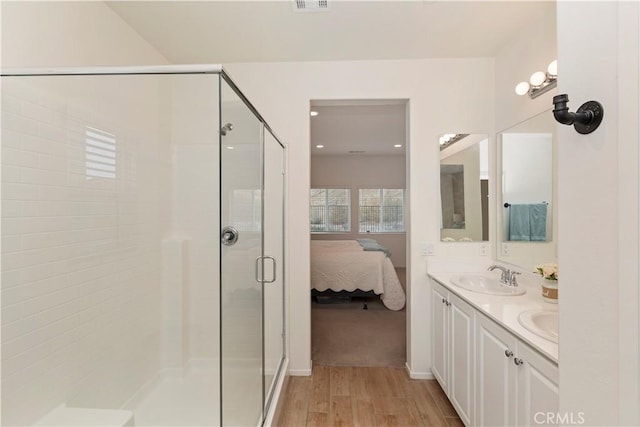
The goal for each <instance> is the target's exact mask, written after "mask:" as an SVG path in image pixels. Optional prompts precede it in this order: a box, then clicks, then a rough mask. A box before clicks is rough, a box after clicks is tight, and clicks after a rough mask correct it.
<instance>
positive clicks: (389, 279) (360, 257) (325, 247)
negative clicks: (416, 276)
mask: <svg viewBox="0 0 640 427" xmlns="http://www.w3.org/2000/svg"><path fill="white" fill-rule="evenodd" d="M365 243H366V242H365ZM365 248H366V249H367V250H365ZM382 249H384V248H382ZM311 289H315V290H317V291H320V292H324V291H334V292H340V291H347V292H355V291H358V290H360V291H373V292H374V293H375V294H376V295H379V296H380V300H381V301H382V303H383V304H384V305H385V307H387V308H388V309H390V310H401V309H402V308H403V307H404V304H405V294H404V290H403V288H402V285H401V284H400V280H399V279H398V275H397V274H396V271H395V269H394V268H393V264H392V263H391V260H390V259H389V257H388V256H387V254H386V253H385V252H384V251H382V250H376V249H375V248H370V247H369V248H367V247H363V246H362V245H361V244H360V243H358V242H357V241H355V240H312V241H311Z"/></svg>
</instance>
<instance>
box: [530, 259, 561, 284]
mask: <svg viewBox="0 0 640 427" xmlns="http://www.w3.org/2000/svg"><path fill="white" fill-rule="evenodd" d="M535 268H536V271H535V272H536V273H538V274H539V275H541V276H542V277H543V278H544V279H547V280H558V264H556V263H553V262H552V263H547V264H541V265H536V267H535Z"/></svg>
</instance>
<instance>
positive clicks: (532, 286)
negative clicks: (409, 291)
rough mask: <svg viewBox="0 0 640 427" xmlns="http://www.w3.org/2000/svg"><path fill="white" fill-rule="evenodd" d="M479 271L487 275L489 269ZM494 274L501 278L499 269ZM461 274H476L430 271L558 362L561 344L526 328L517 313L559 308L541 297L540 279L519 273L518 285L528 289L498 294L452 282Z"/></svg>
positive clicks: (465, 298) (442, 282)
mask: <svg viewBox="0 0 640 427" xmlns="http://www.w3.org/2000/svg"><path fill="white" fill-rule="evenodd" d="M478 273H479V274H483V275H484V274H486V271H483V272H478ZM493 273H495V274H496V279H498V278H499V277H500V271H498V270H495V271H494V272H493ZM462 274H474V273H469V272H431V273H429V277H431V278H432V279H434V280H435V281H436V282H438V283H440V284H441V285H442V286H444V287H445V288H447V289H448V290H449V291H450V292H452V293H453V294H455V295H457V296H458V297H460V298H462V299H463V300H464V301H466V302H467V303H469V304H471V305H472V306H473V307H475V308H476V309H477V310H478V311H479V312H481V313H483V314H484V315H486V316H487V317H489V318H491V319H492V320H494V321H495V322H497V323H499V324H500V325H502V326H503V327H504V328H505V329H507V330H508V331H509V332H511V333H512V334H513V335H515V336H516V337H518V338H519V339H520V340H522V341H524V342H525V343H527V344H529V345H530V346H531V347H533V348H534V349H536V350H537V351H539V352H540V353H541V354H542V355H543V356H546V357H547V358H548V359H550V360H552V361H553V362H555V363H558V344H556V343H554V342H551V341H548V340H546V339H544V338H542V337H539V336H538V335H536V334H534V333H533V332H530V331H529V330H527V329H525V328H524V327H523V326H522V325H521V324H520V322H518V315H519V314H520V313H522V312H523V311H527V310H534V309H543V310H548V311H558V304H550V303H548V302H544V300H543V299H542V289H541V285H540V282H539V281H538V280H533V279H531V278H530V277H527V276H526V275H524V274H523V275H522V276H518V282H519V286H520V287H523V288H524V289H526V290H527V292H526V293H525V294H524V295H518V296H499V295H487V294H481V293H478V292H471V291H467V290H466V289H461V288H459V287H457V286H454V285H452V284H451V281H450V280H451V278H452V277H454V276H459V275H462ZM540 280H541V279H540Z"/></svg>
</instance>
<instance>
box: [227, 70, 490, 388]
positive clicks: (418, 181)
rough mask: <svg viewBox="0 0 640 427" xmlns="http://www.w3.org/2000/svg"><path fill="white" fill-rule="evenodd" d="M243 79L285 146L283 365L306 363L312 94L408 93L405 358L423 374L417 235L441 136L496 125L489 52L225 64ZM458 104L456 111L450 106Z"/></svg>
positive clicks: (425, 348) (424, 222)
mask: <svg viewBox="0 0 640 427" xmlns="http://www.w3.org/2000/svg"><path fill="white" fill-rule="evenodd" d="M227 69H228V71H229V72H230V74H231V76H232V77H233V78H234V79H235V80H236V81H237V82H238V84H239V86H240V88H241V89H242V90H243V92H245V94H246V95H247V97H248V98H249V99H251V100H252V102H253V103H254V105H255V106H256V107H257V108H258V110H259V111H260V112H261V113H262V114H263V116H264V117H265V119H266V120H267V121H268V122H269V123H270V125H271V126H272V127H273V128H274V129H275V130H276V132H277V133H278V135H279V136H280V138H282V139H283V140H284V141H285V142H286V143H287V144H288V147H289V158H288V161H289V164H288V179H289V180H288V190H289V193H288V198H289V200H288V203H289V204H288V206H289V212H288V218H289V219H288V241H287V244H288V246H287V252H288V260H289V262H288V272H287V273H288V274H287V277H288V278H289V280H288V283H289V292H290V307H289V309H290V319H291V320H290V324H289V327H290V330H289V343H290V356H291V363H290V371H291V372H292V373H294V374H309V373H310V369H311V364H310V361H311V345H310V303H309V292H310V284H309V185H310V141H309V102H310V100H322V99H408V100H409V114H408V121H409V128H408V129H409V143H408V145H407V147H408V156H409V157H408V158H409V165H408V168H407V178H408V182H409V184H408V186H409V198H408V201H409V221H410V230H411V236H410V238H409V239H408V240H409V242H408V249H407V275H408V280H409V281H410V283H411V285H410V287H409V289H408V296H409V303H408V316H409V319H410V325H414V327H413V328H411V327H410V328H409V330H408V338H409V339H408V343H409V344H408V355H407V358H408V365H409V367H410V369H411V370H412V372H413V373H414V375H425V376H426V375H429V373H430V368H431V362H430V337H429V335H428V333H427V331H429V313H428V311H427V310H425V309H424V307H428V306H429V289H428V288H429V285H428V282H427V276H426V263H425V261H424V258H422V257H421V256H420V255H419V253H420V243H421V242H423V241H432V242H436V241H438V240H439V235H440V224H439V220H438V218H439V209H440V205H439V203H438V200H439V197H440V196H439V185H438V180H439V171H440V168H439V145H438V135H440V134H442V133H446V132H448V131H449V130H450V129H457V130H460V131H464V132H469V133H485V134H492V133H493V108H492V106H493V103H492V99H493V92H494V90H493V61H492V60H491V59H434V60H408V61H359V62H307V63H256V64H230V65H229V66H228V67H227ZM453 112H455V114H453Z"/></svg>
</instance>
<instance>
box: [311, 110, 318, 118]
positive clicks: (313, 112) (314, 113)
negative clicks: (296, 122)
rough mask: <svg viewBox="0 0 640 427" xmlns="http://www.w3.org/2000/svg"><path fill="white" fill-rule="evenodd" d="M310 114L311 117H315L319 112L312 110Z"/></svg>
mask: <svg viewBox="0 0 640 427" xmlns="http://www.w3.org/2000/svg"><path fill="white" fill-rule="evenodd" d="M309 115H310V116H311V117H315V116H317V115H318V112H317V111H311V112H310V113H309Z"/></svg>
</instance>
